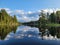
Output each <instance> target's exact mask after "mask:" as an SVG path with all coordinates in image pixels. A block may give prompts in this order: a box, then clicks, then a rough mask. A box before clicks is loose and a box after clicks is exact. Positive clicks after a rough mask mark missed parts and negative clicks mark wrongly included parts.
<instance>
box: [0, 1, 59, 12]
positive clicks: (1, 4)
mask: <svg viewBox="0 0 60 45" xmlns="http://www.w3.org/2000/svg"><path fill="white" fill-rule="evenodd" d="M59 4H60V0H0V8H10V9H12V10H14V9H21V10H25V11H29V10H37V9H45V8H60V6H59Z"/></svg>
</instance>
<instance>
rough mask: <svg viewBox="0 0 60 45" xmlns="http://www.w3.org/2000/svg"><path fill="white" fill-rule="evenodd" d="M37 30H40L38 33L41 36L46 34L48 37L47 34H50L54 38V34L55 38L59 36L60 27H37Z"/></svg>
mask: <svg viewBox="0 0 60 45" xmlns="http://www.w3.org/2000/svg"><path fill="white" fill-rule="evenodd" d="M39 32H41V34H40V35H41V37H42V38H43V36H45V35H47V37H49V35H51V36H53V37H54V38H55V36H56V37H57V38H60V27H48V28H47V29H43V28H39Z"/></svg>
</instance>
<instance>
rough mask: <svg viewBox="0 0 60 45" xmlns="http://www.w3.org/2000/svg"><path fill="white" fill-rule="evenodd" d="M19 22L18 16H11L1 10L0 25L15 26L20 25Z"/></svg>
mask: <svg viewBox="0 0 60 45" xmlns="http://www.w3.org/2000/svg"><path fill="white" fill-rule="evenodd" d="M18 24H19V23H18V20H17V18H16V15H14V16H10V15H9V14H8V13H7V12H6V10H5V9H1V10H0V25H1V26H2V25H4V26H5V25H6V26H8V25H10V26H13V25H18Z"/></svg>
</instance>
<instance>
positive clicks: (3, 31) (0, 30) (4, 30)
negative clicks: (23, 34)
mask: <svg viewBox="0 0 60 45" xmlns="http://www.w3.org/2000/svg"><path fill="white" fill-rule="evenodd" d="M16 29H17V26H0V39H1V40H4V38H5V37H6V36H7V34H8V33H10V32H12V31H13V32H14V33H15V32H16Z"/></svg>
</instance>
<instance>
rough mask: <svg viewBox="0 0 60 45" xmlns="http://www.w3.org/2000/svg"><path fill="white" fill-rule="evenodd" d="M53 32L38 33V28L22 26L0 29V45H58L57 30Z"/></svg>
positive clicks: (59, 44) (59, 43) (59, 37)
mask: <svg viewBox="0 0 60 45" xmlns="http://www.w3.org/2000/svg"><path fill="white" fill-rule="evenodd" d="M54 30H55V28H54ZM54 30H53V28H52V30H51V29H49V30H48V29H46V30H44V31H40V30H39V28H36V27H30V26H23V25H22V26H19V27H5V28H1V27H0V45H60V33H59V30H58V31H56V30H55V31H54Z"/></svg>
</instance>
